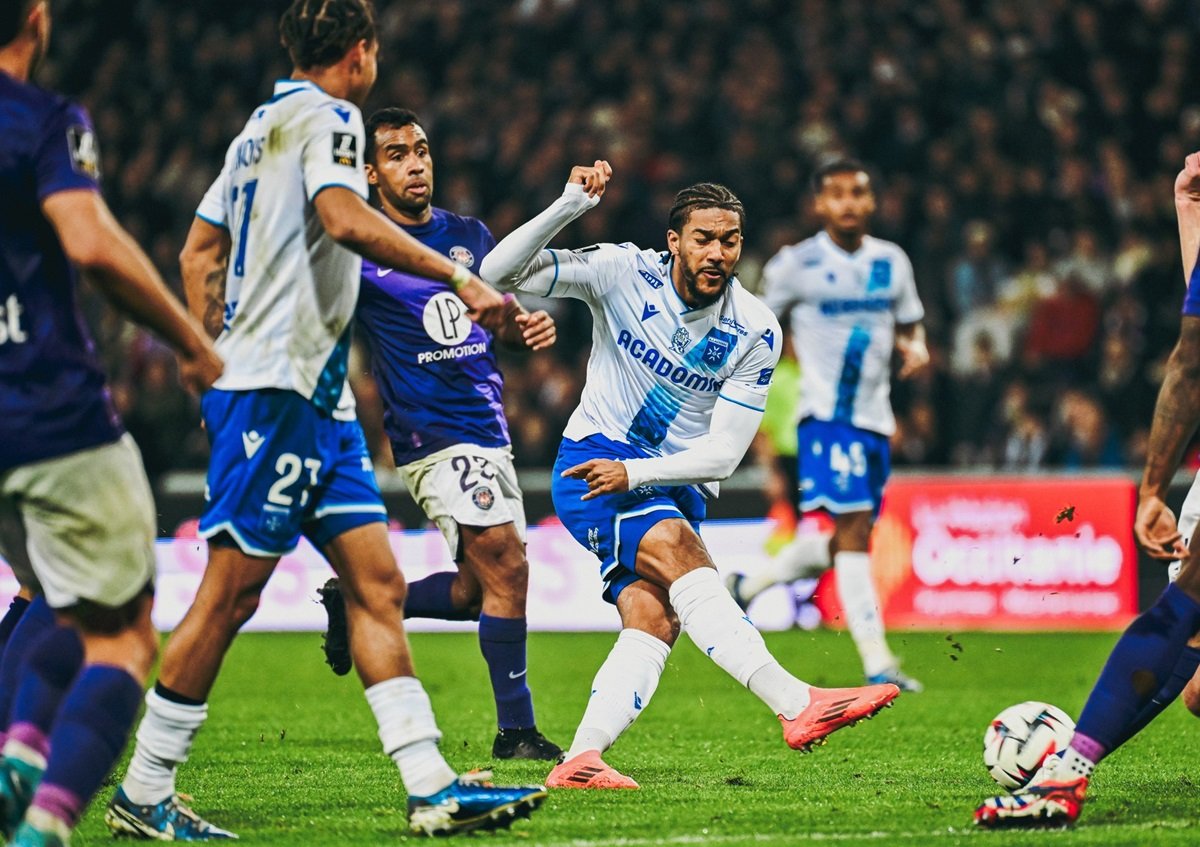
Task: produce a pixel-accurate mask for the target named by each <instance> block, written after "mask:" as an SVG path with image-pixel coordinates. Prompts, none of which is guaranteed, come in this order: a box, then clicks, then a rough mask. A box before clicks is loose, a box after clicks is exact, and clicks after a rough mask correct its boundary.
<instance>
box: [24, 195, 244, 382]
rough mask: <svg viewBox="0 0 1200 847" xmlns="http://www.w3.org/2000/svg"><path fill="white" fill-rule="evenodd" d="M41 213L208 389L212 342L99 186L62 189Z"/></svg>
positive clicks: (117, 300)
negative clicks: (168, 285) (105, 197)
mask: <svg viewBox="0 0 1200 847" xmlns="http://www.w3.org/2000/svg"><path fill="white" fill-rule="evenodd" d="M42 212H43V213H44V214H45V215H46V218H47V220H49V221H50V224H51V226H53V227H54V230H55V232H56V233H57V234H58V239H59V241H60V242H61V243H62V246H63V250H64V251H65V252H66V254H67V257H68V258H69V259H70V260H71V261H72V262H73V263H74V264H75V265H77V266H78V267H79V268H80V270H82V271H84V272H85V273H87V274H88V275H89V276H91V277H92V279H94V280H95V282H96V284H97V285H98V286H99V288H100V289H101V290H102V291H103V292H104V293H105V295H106V296H107V297H108V298H109V299H110V300H112V301H113V303H114V304H116V306H117V307H118V308H120V309H121V310H122V311H123V312H125V313H126V314H128V315H129V316H130V317H132V318H133V319H134V320H136V321H137V322H138V323H140V324H143V325H144V326H147V327H149V328H150V329H152V330H154V331H155V332H157V333H158V334H159V335H160V336H162V337H163V339H164V340H165V341H166V342H167V343H168V344H170V345H171V347H173V348H174V349H175V352H176V353H177V354H178V355H179V361H180V373H179V377H180V380H181V381H182V382H183V383H184V385H185V386H187V387H188V388H190V389H192V390H195V391H204V390H205V389H207V388H209V387H210V386H211V385H212V384H213V383H214V382H215V381H216V380H217V377H219V376H220V375H221V370H222V363H221V358H220V357H219V356H218V355H217V351H216V350H215V349H213V346H212V341H210V340H209V339H208V337H207V336H206V335H205V334H204V330H203V328H202V327H201V326H200V324H199V322H198V321H196V320H195V319H194V318H192V316H191V315H189V314H188V313H187V312H186V311H185V310H184V308H183V306H182V305H181V304H180V303H179V301H178V300H176V299H175V297H173V296H172V295H171V292H170V291H169V290H167V287H166V285H165V284H164V283H163V281H162V277H160V276H159V274H158V271H157V270H155V269H154V265H153V264H151V262H150V259H149V257H147V256H146V254H145V253H143V252H142V249H141V248H140V247H138V245H137V243H136V242H135V241H134V240H133V238H132V237H131V236H130V235H129V233H127V232H126V231H125V229H124V228H123V227H122V226H121V225H120V224H119V223H117V220H116V218H114V217H113V216H112V212H110V211H109V209H108V205H107V204H106V203H105V202H104V199H103V198H102V197H101V196H100V195H99V194H98V193H96V192H95V191H90V190H78V191H74V190H73V191H59V192H56V193H54V194H51V195H49V196H48V197H46V198H45V199H44V200H43V201H42Z"/></svg>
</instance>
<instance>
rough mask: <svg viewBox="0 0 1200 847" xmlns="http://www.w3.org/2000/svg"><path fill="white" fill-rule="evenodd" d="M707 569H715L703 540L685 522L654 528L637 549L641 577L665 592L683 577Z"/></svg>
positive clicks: (660, 524)
mask: <svg viewBox="0 0 1200 847" xmlns="http://www.w3.org/2000/svg"><path fill="white" fill-rule="evenodd" d="M705 567H708V568H715V567H716V566H715V565H714V564H713V561H712V559H711V558H710V557H709V555H708V550H707V549H706V548H705V547H704V542H703V541H701V540H700V536H698V535H697V534H696V532H695V530H693V529H692V528H691V526H690V525H689V524H688V523H687V522H686V521H683V520H668V521H661V522H659V523H657V524H655V525H654V526H653V527H652V528H651V529H650V531H649V532H647V533H646V534H645V535H644V536H643V537H642V542H641V544H640V545H639V546H638V555H637V572H638V575H639V576H642V577H643V578H645V579H647V580H649V581H650V582H652V583H654V584H655V585H658V586H661V587H662V588H669V587H670V586H671V584H672V583H674V582H675V580H677V579H679V578H680V577H681V576H684V575H685V574H687V573H690V572H691V571H694V570H696V569H697V568H705Z"/></svg>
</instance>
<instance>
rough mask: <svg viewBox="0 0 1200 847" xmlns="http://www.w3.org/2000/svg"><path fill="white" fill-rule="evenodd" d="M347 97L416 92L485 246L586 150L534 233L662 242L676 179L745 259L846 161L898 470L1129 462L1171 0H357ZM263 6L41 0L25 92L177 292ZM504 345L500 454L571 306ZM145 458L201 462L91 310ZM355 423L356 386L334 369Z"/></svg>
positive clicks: (578, 377) (166, 383)
mask: <svg viewBox="0 0 1200 847" xmlns="http://www.w3.org/2000/svg"><path fill="white" fill-rule="evenodd" d="M376 4H377V7H378V11H379V15H380V23H381V29H382V33H383V37H382V39H381V44H382V51H381V76H380V82H379V84H378V85H377V88H376V91H375V93H374V95H373V97H372V102H371V103H370V104H369V106H368V110H367V111H369V110H370V108H371V107H376V106H382V105H388V104H400V105H403V106H406V107H409V108H412V109H414V110H416V111H417V112H418V113H419V114H420V115H422V116H423V120H424V124H425V127H426V129H427V130H428V132H429V135H430V138H431V140H432V143H433V148H434V149H433V153H434V159H435V162H436V168H437V174H436V176H437V184H436V193H435V202H436V203H437V205H440V206H444V207H446V208H449V209H451V210H453V211H455V212H459V213H463V214H469V215H475V216H478V217H480V218H482V219H483V220H484V221H485V222H486V223H487V224H488V225H489V226H490V227H491V228H492V230H493V232H495V233H496V235H497V237H502V236H503V235H504V234H506V233H507V232H509V231H510V230H511V229H512V228H513V227H514V226H516V225H518V224H519V223H521V222H522V221H523V220H525V219H526V218H527V217H528V216H530V215H532V214H534V213H536V212H538V211H540V210H541V209H542V208H544V206H545V205H546V204H547V203H548V202H550V201H551V200H552V199H553V198H554V197H555V196H557V195H558V193H559V191H560V190H561V187H562V184H563V182H564V181H565V178H566V175H567V173H568V170H569V168H570V166H571V165H572V164H574V163H590V162H591V161H592V160H594V159H596V158H601V157H602V158H606V159H608V160H609V161H610V162H611V163H612V165H613V168H614V171H615V176H614V179H613V182H612V184H611V185H610V187H609V191H608V194H607V195H606V196H605V198H604V201H603V202H602V203H601V205H600V206H599V207H598V208H597V209H596V210H595V211H593V212H591V213H590V214H588V215H586V216H585V217H584V218H583V219H582V220H581V221H580V222H578V223H577V224H575V225H573V227H572V229H571V230H570V231H568V232H567V233H564V235H563V236H562V238H561V241H560V242H559V243H560V245H561V246H568V247H570V246H582V245H585V244H590V243H593V242H597V241H634V242H637V243H639V244H640V245H642V246H647V247H648V246H658V245H662V244H663V242H664V237H663V235H664V231H665V217H666V210H667V208H668V207H669V205H670V201H671V198H672V196H673V194H674V192H675V191H676V190H677V189H678V188H680V187H682V186H684V185H686V184H689V183H691V182H693V181H697V180H712V181H719V182H723V183H726V184H727V185H729V186H730V187H731V188H733V189H734V190H735V191H736V192H737V193H738V194H739V195H740V196H741V197H742V199H743V200H744V202H745V205H746V208H747V210H748V214H749V221H748V228H749V230H748V238H747V245H746V252H745V256H744V258H743V261H742V264H741V268H740V275H741V277H742V279H743V281H744V282H745V283H746V284H747V285H748V286H750V287H751V288H753V287H754V286H755V285H756V284H757V282H758V277H759V269H760V268H761V266H762V264H763V263H764V262H765V261H766V260H767V259H768V258H770V256H771V255H772V254H773V252H774V251H775V250H777V249H778V248H779V247H780V246H782V245H784V244H787V243H790V242H793V241H797V240H799V239H801V238H803V237H806V236H807V235H810V234H811V233H812V232H814V231H815V229H816V224H815V222H814V221H813V219H812V217H811V212H810V211H809V208H808V207H809V200H810V197H809V194H808V190H807V176H808V174H809V172H810V170H811V168H812V167H813V164H814V162H816V161H818V160H819V159H820V158H821V157H822V156H825V155H828V154H830V153H831V152H845V153H849V154H852V155H855V156H857V157H858V158H860V159H862V160H864V161H865V162H867V163H869V165H870V166H871V168H872V170H873V174H874V179H875V184H876V187H877V190H878V192H879V199H880V204H879V212H878V215H877V219H876V222H875V228H874V229H875V233H876V234H877V235H880V236H882V237H885V238H889V239H892V240H895V241H897V242H898V243H900V244H901V245H902V246H903V247H904V248H905V249H906V250H907V251H908V252H909V254H910V255H911V256H912V259H913V263H914V265H915V269H916V275H917V281H918V286H919V288H920V292H921V296H922V298H923V299H924V302H925V305H926V309H927V325H928V328H929V337H930V346H931V348H932V352H933V355H934V367H933V368H932V369H931V370H930V371H929V373H928V374H927V375H926V376H925V377H923V378H921V379H920V380H918V381H916V382H914V383H912V384H905V385H900V386H897V389H896V391H895V392H894V398H895V402H896V405H897V410H898V418H899V421H900V430H899V432H898V433H897V436H896V439H895V445H894V446H895V460H896V462H897V464H907V465H968V464H983V465H989V466H994V467H1003V468H1011V469H1032V468H1040V467H1046V466H1060V467H1068V468H1088V467H1114V466H1127V465H1136V464H1138V463H1139V462H1140V461H1141V459H1142V456H1143V454H1144V450H1145V441H1146V438H1147V432H1148V426H1149V422H1150V417H1151V409H1152V407H1153V403H1154V398H1155V393H1156V390H1157V385H1158V384H1159V382H1160V375H1161V372H1162V368H1163V363H1164V359H1165V357H1166V354H1167V353H1168V352H1169V350H1170V347H1171V345H1172V343H1173V341H1174V338H1175V336H1176V332H1177V327H1178V321H1179V317H1178V316H1179V306H1180V303H1181V300H1182V297H1183V292H1184V284H1183V279H1182V273H1181V270H1180V262H1179V256H1178V250H1179V248H1178V241H1177V237H1176V230H1175V222H1174V208H1173V204H1172V180H1173V177H1174V174H1175V173H1176V171H1177V170H1178V169H1179V168H1180V166H1181V165H1182V162H1183V159H1184V156H1185V155H1186V154H1187V153H1189V152H1191V151H1194V150H1197V149H1200V94H1198V93H1197V92H1198V91H1200V86H1197V81H1198V80H1197V71H1196V68H1197V67H1200V56H1197V47H1196V46H1194V45H1196V44H1197V43H1198V39H1197V38H1196V36H1197V30H1198V29H1200V4H1197V3H1195V2H1191V0H1092V2H1083V1H1082V0H1073V1H1069V0H837V2H832V0H738V2H729V0H690V1H689V2H651V0H606V2H602V3H596V2H585V0H504V2H501V0H376ZM285 5H286V2H284V0H271V1H270V2H265V0H260V2H255V3H245V2H235V0H204V1H203V2H200V0H170V2H168V0H59V3H58V6H59V9H58V11H57V14H56V27H57V31H56V33H55V43H54V47H53V50H52V53H51V60H50V62H49V63H48V66H47V67H46V68H44V71H43V73H44V76H43V77H42V79H43V80H44V82H46V83H47V84H49V85H50V86H52V87H56V88H61V89H62V90H64V91H66V92H68V93H70V94H72V95H74V96H77V97H79V98H80V99H81V100H82V101H83V102H84V103H85V104H86V105H87V106H88V107H89V108H90V110H91V112H92V115H93V117H94V120H95V122H96V125H97V129H98V135H99V140H100V147H101V151H102V155H103V170H104V184H105V191H106V194H107V197H108V199H109V201H110V202H111V204H112V205H113V207H114V208H115V210H116V212H117V214H118V216H119V217H120V219H121V220H122V221H123V222H124V223H125V224H126V225H127V226H128V227H129V228H130V229H131V230H132V231H133V233H134V234H135V235H136V236H137V237H138V238H139V240H140V241H141V242H142V243H143V244H144V245H146V246H147V248H148V249H149V250H150V252H151V255H152V256H153V258H154V259H155V261H156V262H157V264H158V266H159V267H160V268H161V269H162V270H163V271H164V272H165V273H166V274H167V275H168V277H170V278H172V279H175V280H176V282H175V284H176V285H178V282H177V277H178V270H177V263H176V258H175V257H176V255H177V253H178V251H179V248H180V247H181V245H182V243H183V238H184V234H185V232H186V230H187V227H188V225H189V222H190V220H191V216H192V212H193V210H194V208H195V206H196V203H197V201H198V199H199V198H200V196H201V194H202V193H203V191H204V190H205V188H206V187H207V186H208V184H209V182H210V181H211V180H212V179H213V177H214V176H215V175H216V173H217V171H218V169H219V167H220V163H221V160H222V157H223V154H224V150H225V146H226V144H227V143H228V142H229V140H230V139H231V138H232V137H233V136H234V135H235V134H236V133H237V132H238V131H239V130H240V128H241V125H242V123H243V122H244V120H245V118H246V116H247V114H248V113H249V110H250V109H251V108H252V107H253V106H254V105H255V104H257V103H258V102H260V101H261V100H263V99H265V98H266V97H267V96H269V93H270V90H271V87H272V82H273V80H274V79H275V78H276V77H279V76H283V75H286V73H287V68H286V66H285V64H284V62H285V56H284V54H283V52H282V50H281V49H280V48H279V47H278V38H277V35H276V31H275V25H276V20H277V18H278V14H279V12H280V10H281V9H282V8H283V7H284V6H285ZM552 308H553V309H554V314H555V315H556V317H557V318H558V320H559V321H560V331H559V338H560V342H559V345H558V348H557V349H556V350H555V351H554V352H553V353H552V354H548V355H537V356H531V357H523V358H522V357H509V358H507V359H506V360H505V372H506V378H507V384H508V394H507V404H508V409H509V412H510V420H511V422H512V431H513V436H514V441H515V447H516V455H517V459H518V463H519V464H520V465H523V466H527V467H528V466H544V465H548V464H549V463H550V462H551V461H552V458H553V454H554V451H555V449H556V446H557V439H558V435H559V434H560V432H561V430H562V426H563V423H564V421H565V419H566V417H567V416H568V415H569V413H570V411H571V410H572V408H573V407H574V403H575V400H576V398H577V396H578V393H579V390H580V387H581V383H582V379H583V363H584V362H585V360H586V355H587V349H586V345H587V342H586V339H588V338H590V331H589V329H588V326H589V320H590V319H589V318H588V316H587V313H586V310H585V309H583V308H580V307H578V304H570V303H555V304H553V307H552ZM88 312H89V317H90V318H91V319H93V321H94V326H95V329H96V333H97V336H98V339H99V343H100V346H101V349H102V351H103V356H104V359H105V363H106V365H107V366H108V368H109V371H110V373H113V374H114V375H115V380H114V382H115V396H116V398H117V402H118V403H119V405H120V407H121V411H122V412H123V413H124V415H125V418H126V421H127V423H128V425H129V428H130V429H131V431H133V432H134V434H135V436H136V437H137V438H138V440H139V442H140V443H141V445H142V449H143V451H144V452H145V454H146V460H147V465H148V466H149V468H150V470H151V472H152V473H154V474H158V473H161V472H163V471H165V470H168V469H171V468H178V467H200V466H203V463H204V458H205V442H204V438H203V436H202V434H201V432H200V431H199V428H198V425H197V414H196V409H195V403H194V401H192V400H191V399H190V398H188V397H186V396H184V395H183V394H182V393H181V392H180V391H179V389H178V388H177V385H176V382H175V380H174V377H173V372H172V371H173V364H172V362H171V361H170V358H169V356H167V354H166V353H165V351H164V350H163V348H162V347H161V346H160V345H159V344H158V343H157V342H155V341H154V340H153V339H151V338H148V337H146V336H144V335H141V334H139V332H138V331H136V330H134V329H133V328H132V327H130V326H129V325H128V324H126V323H123V322H121V321H119V320H118V319H116V318H115V317H114V315H113V314H112V313H111V312H110V311H108V310H106V309H105V308H104V307H103V305H102V304H101V303H100V302H99V301H98V300H97V299H96V298H94V297H92V298H89V301H88ZM357 387H358V389H359V392H360V397H361V398H362V399H363V401H364V402H363V405H364V408H365V412H366V414H365V417H366V419H367V423H368V427H369V428H370V429H372V430H373V431H374V432H375V434H376V440H377V443H380V449H381V451H384V450H386V447H385V446H384V445H382V443H381V439H379V438H378V433H379V428H378V422H377V419H376V418H375V415H376V414H377V413H375V412H374V411H372V397H373V390H372V387H371V386H370V384H369V381H365V380H364V379H362V378H361V377H360V378H359V379H358V380H357Z"/></svg>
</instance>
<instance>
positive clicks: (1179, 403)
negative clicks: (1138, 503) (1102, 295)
mask: <svg viewBox="0 0 1200 847" xmlns="http://www.w3.org/2000/svg"><path fill="white" fill-rule="evenodd" d="M1198 423H1200V318H1195V317H1190V316H1187V315H1185V316H1184V318H1183V325H1182V326H1181V327H1180V331H1179V342H1178V343H1177V344H1176V345H1175V349H1174V351H1172V353H1171V358H1170V361H1168V362H1167V374H1166V378H1165V379H1164V380H1163V384H1162V388H1161V389H1159V392H1158V402H1157V403H1156V404H1155V406H1154V423H1153V424H1152V425H1151V428H1150V444H1149V448H1148V451H1147V455H1146V470H1145V473H1144V474H1143V476H1142V490H1143V491H1145V492H1153V493H1157V494H1159V495H1160V496H1161V495H1162V494H1164V493H1165V491H1166V488H1167V486H1168V485H1169V484H1170V482H1171V477H1172V476H1174V474H1175V471H1176V470H1177V469H1178V468H1179V461H1180V459H1181V458H1182V456H1183V451H1184V448H1186V447H1187V445H1188V442H1189V441H1190V440H1191V438H1192V435H1193V434H1194V433H1195V431H1196V426H1197V424H1198Z"/></svg>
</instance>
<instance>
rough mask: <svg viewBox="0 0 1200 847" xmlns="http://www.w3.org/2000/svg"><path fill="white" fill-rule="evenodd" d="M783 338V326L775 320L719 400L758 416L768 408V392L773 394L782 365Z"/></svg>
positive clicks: (735, 371)
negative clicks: (781, 329) (772, 385)
mask: <svg viewBox="0 0 1200 847" xmlns="http://www.w3.org/2000/svg"><path fill="white" fill-rule="evenodd" d="M779 335H780V331H779V322H778V321H777V320H775V319H774V318H773V317H772V318H770V323H769V325H768V326H766V327H764V328H763V330H762V332H761V333H760V334H759V336H758V339H757V340H756V341H755V343H754V346H753V347H751V348H750V350H749V352H748V353H746V355H744V356H743V357H742V358H741V359H740V360H739V361H738V364H737V367H736V368H734V371H733V373H732V374H731V375H730V376H729V377H728V378H727V379H726V380H725V384H724V385H723V386H721V392H720V394H719V395H718V396H719V399H722V400H726V401H728V402H730V403H737V404H738V405H741V406H745V407H747V408H750V409H754V410H755V411H758V412H761V411H764V410H765V409H766V408H767V392H769V391H770V390H771V379H772V378H773V377H774V376H775V366H776V365H778V364H779V353H780V349H781V346H780V344H779V340H778V339H779Z"/></svg>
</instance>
